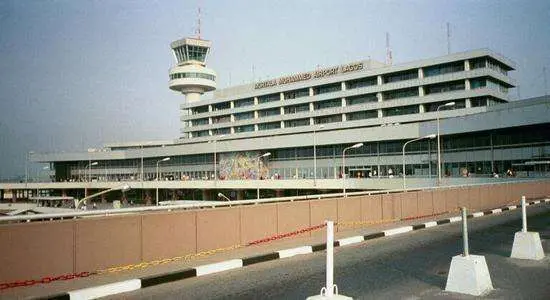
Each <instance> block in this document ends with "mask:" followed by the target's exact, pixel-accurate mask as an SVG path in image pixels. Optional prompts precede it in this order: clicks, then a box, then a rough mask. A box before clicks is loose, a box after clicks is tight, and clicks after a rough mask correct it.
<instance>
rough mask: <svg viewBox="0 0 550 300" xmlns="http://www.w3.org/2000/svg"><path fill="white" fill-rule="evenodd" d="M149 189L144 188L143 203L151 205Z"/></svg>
mask: <svg viewBox="0 0 550 300" xmlns="http://www.w3.org/2000/svg"><path fill="white" fill-rule="evenodd" d="M151 199H152V197H151V191H150V190H145V197H144V198H143V202H145V205H147V206H150V205H151Z"/></svg>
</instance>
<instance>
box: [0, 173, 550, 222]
mask: <svg viewBox="0 0 550 300" xmlns="http://www.w3.org/2000/svg"><path fill="white" fill-rule="evenodd" d="M544 181H548V179H531V180H514V181H513V182H494V183H474V184H461V185H445V186H438V187H415V188H409V189H391V190H377V191H360V192H347V193H346V195H347V196H348V198H349V197H351V196H363V195H380V194H390V193H401V192H414V191H425V190H427V191H429V190H441V189H448V188H464V187H475V186H487V185H501V184H510V183H513V184H516V183H533V182H544ZM549 184H550V183H549ZM336 197H343V193H330V194H317V195H303V196H291V197H277V198H263V199H252V200H234V201H227V202H223V203H220V201H216V202H213V203H207V202H208V201H204V202H205V203H200V204H199V203H191V204H177V205H165V206H145V207H135V208H120V209H105V210H90V211H75V212H67V213H51V214H38V215H24V216H9V217H0V222H9V221H26V222H30V221H31V220H49V219H50V220H53V219H71V218H77V217H94V216H95V217H100V216H113V215H121V214H132V213H142V212H154V211H172V210H180V209H183V210H188V209H199V208H217V207H231V206H239V205H253V204H264V203H278V202H293V201H305V200H313V199H325V198H336Z"/></svg>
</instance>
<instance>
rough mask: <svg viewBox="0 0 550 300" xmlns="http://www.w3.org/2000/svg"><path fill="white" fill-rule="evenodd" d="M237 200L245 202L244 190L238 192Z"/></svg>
mask: <svg viewBox="0 0 550 300" xmlns="http://www.w3.org/2000/svg"><path fill="white" fill-rule="evenodd" d="M237 200H244V190H237Z"/></svg>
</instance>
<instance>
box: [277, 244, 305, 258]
mask: <svg viewBox="0 0 550 300" xmlns="http://www.w3.org/2000/svg"><path fill="white" fill-rule="evenodd" d="M277 252H279V258H287V257H291V256H294V255H299V254H308V253H312V252H313V250H312V249H311V246H303V247H298V248H292V249H285V250H280V251H277Z"/></svg>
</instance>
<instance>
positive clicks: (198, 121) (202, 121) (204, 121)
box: [191, 118, 208, 126]
mask: <svg viewBox="0 0 550 300" xmlns="http://www.w3.org/2000/svg"><path fill="white" fill-rule="evenodd" d="M206 124H208V118H203V119H196V120H191V126H199V125H206Z"/></svg>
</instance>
